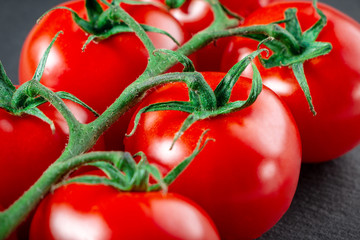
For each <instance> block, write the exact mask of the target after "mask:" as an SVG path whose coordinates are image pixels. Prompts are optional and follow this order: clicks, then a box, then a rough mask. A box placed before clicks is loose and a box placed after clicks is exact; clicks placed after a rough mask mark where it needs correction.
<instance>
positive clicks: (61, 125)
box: [0, 101, 104, 207]
mask: <svg viewBox="0 0 360 240" xmlns="http://www.w3.org/2000/svg"><path fill="white" fill-rule="evenodd" d="M66 103H67V106H68V107H69V108H70V110H71V111H72V112H73V114H74V115H75V116H76V118H77V119H78V120H79V121H80V122H82V123H87V122H90V121H92V120H93V119H94V117H93V116H92V113H90V112H89V111H88V110H85V109H84V108H83V107H81V106H79V105H77V104H75V103H73V102H70V101H67V102H66ZM40 109H41V110H42V111H43V112H44V113H45V114H46V115H47V116H48V117H49V118H50V119H51V120H52V121H53V122H54V124H55V131H54V132H52V131H51V128H50V126H49V124H47V123H45V122H43V121H42V120H40V119H39V118H37V117H34V116H30V115H26V114H25V115H22V116H14V115H12V114H10V113H8V112H6V111H5V110H3V109H0V146H1V151H0V166H1V174H0V204H1V205H3V206H4V207H8V206H9V205H10V204H11V203H13V202H14V201H15V200H16V199H17V198H19V197H20V196H21V194H22V193H23V192H24V191H25V190H27V189H28V188H29V187H30V186H31V185H32V184H33V183H34V182H35V181H36V180H37V179H38V178H39V177H40V176H41V174H42V173H43V172H44V171H45V169H46V168H47V167H48V166H49V165H50V164H51V163H52V162H53V161H55V160H56V159H57V158H58V157H59V156H60V154H61V153H62V152H63V150H64V148H65V144H66V142H67V138H68V135H69V130H68V126H67V123H66V121H65V119H64V118H63V117H62V116H61V114H60V113H59V112H58V111H56V110H55V108H53V107H52V106H50V105H49V104H43V105H42V106H40ZM103 148H104V146H103V140H101V139H100V140H99V142H98V143H97V147H96V149H97V150H103Z"/></svg>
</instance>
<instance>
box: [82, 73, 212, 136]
mask: <svg viewBox="0 0 360 240" xmlns="http://www.w3.org/2000/svg"><path fill="white" fill-rule="evenodd" d="M170 82H185V83H186V84H187V85H188V87H189V88H190V89H191V88H194V87H196V88H197V89H198V91H197V92H198V94H199V95H203V99H209V102H203V103H202V104H204V105H205V106H204V107H205V108H210V109H211V108H212V106H214V107H215V106H216V98H215V95H214V92H213V91H212V90H211V88H210V86H208V85H207V83H206V82H205V80H204V79H203V77H202V75H201V74H200V73H197V72H195V73H194V72H190V73H185V72H184V73H168V74H163V75H159V76H156V77H152V78H149V79H146V80H143V81H140V80H138V81H135V82H133V83H132V84H131V85H129V86H128V87H127V88H126V89H125V90H124V91H123V92H122V94H121V95H120V97H119V98H118V99H116V101H115V102H114V103H113V104H112V105H111V106H110V107H109V108H108V109H107V110H106V111H105V112H104V113H103V114H102V115H101V116H99V117H98V118H97V119H96V120H95V121H93V122H92V123H90V124H89V125H88V127H89V128H91V129H93V130H94V134H95V135H96V136H98V135H100V134H101V133H102V132H104V131H105V130H106V129H107V128H108V127H109V126H110V125H111V124H112V123H114V122H115V121H116V120H117V119H118V117H120V116H121V115H122V114H124V113H125V112H126V111H127V110H128V109H129V108H130V107H131V106H133V105H135V104H136V103H138V102H139V101H140V100H141V99H142V97H143V94H144V93H145V92H146V91H147V90H149V89H151V88H152V87H155V86H158V85H161V84H165V83H170ZM195 85H197V86H195Z"/></svg>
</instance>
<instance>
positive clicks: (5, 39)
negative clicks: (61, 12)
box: [0, 0, 360, 240]
mask: <svg viewBox="0 0 360 240" xmlns="http://www.w3.org/2000/svg"><path fill="white" fill-rule="evenodd" d="M234 1H235V0H234ZM239 1H240V0H239ZM61 2H62V1H61V0H31V1H26V0H19V1H7V0H0V59H1V61H2V62H3V64H4V66H5V69H6V70H7V73H8V75H9V76H10V78H11V79H13V81H14V82H17V68H18V58H19V55H20V50H21V45H22V43H23V41H24V39H25V36H26V35H27V33H28V32H29V31H30V29H31V27H32V26H33V25H34V23H35V21H36V19H37V18H38V17H39V16H41V14H42V13H43V12H44V11H45V10H47V9H49V8H51V7H52V6H54V5H56V4H58V3H61ZM322 2H325V3H328V4H330V5H332V6H334V7H336V8H338V9H340V10H342V11H343V12H346V13H347V14H349V15H350V16H352V17H353V18H355V19H356V20H357V21H360V1H359V0H342V1H338V0H323V1H322ZM359 44H360V39H359ZM359 64H360V63H359ZM359 124H360V123H359ZM259 221H261V219H259ZM260 239H261V240H273V239H274V240H275V239H276V240H283V239H284V240H287V239H289V240H292V239H296V240H297V239H299V240H303V239H304V240H305V239H306V240H308V239H309V240H322V239H324V240H325V239H331V240H337V239H344V240H352V239H354V240H358V239H360V147H358V148H356V149H354V150H353V151H352V152H350V153H348V154H347V155H345V156H343V157H341V158H339V159H336V160H334V161H331V162H328V163H323V164H318V165H309V164H304V165H303V166H302V170H301V176H300V182H299V187H298V190H297V192H296V194H295V198H294V200H293V203H292V205H291V207H290V209H289V211H288V212H287V213H286V214H285V216H284V217H283V218H282V219H281V220H280V221H279V223H278V224H277V225H276V226H275V227H274V228H272V229H271V230H270V231H269V232H267V233H266V234H264V235H263V236H262V237H261V238H260Z"/></svg>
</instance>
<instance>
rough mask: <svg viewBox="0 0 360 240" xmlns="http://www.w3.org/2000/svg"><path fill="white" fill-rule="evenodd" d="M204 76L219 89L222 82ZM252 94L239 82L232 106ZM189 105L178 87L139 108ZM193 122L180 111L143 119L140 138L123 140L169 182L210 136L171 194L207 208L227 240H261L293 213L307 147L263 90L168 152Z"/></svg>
mask: <svg viewBox="0 0 360 240" xmlns="http://www.w3.org/2000/svg"><path fill="white" fill-rule="evenodd" d="M203 76H204V77H205V79H206V80H207V81H208V83H209V84H210V86H211V87H212V88H213V89H214V88H215V87H216V85H217V84H218V83H219V82H220V80H221V79H222V78H223V77H224V74H223V73H203ZM250 88H251V81H250V79H247V78H243V77H241V78H240V80H239V81H238V83H237V84H236V85H235V88H234V89H233V91H232V96H231V99H230V102H231V101H235V100H244V99H246V98H247V96H248V94H249V92H250ZM187 100H188V91H187V88H186V86H185V85H182V84H180V83H175V84H169V85H166V86H164V87H162V88H160V89H158V90H156V92H154V93H152V94H150V95H149V96H147V97H146V98H145V99H144V101H143V102H142V103H141V106H140V107H145V106H148V105H150V104H152V103H156V102H167V101H187ZM187 116H188V114H187V113H184V112H179V111H157V112H146V113H144V114H143V115H142V117H141V118H140V122H139V125H138V127H137V129H136V131H135V133H134V135H133V136H131V137H128V138H125V149H126V150H127V151H129V152H138V151H143V152H144V153H145V154H146V156H147V158H148V161H149V162H150V163H154V164H156V165H157V166H158V167H159V169H160V170H161V171H162V173H163V174H166V173H168V172H169V171H170V170H171V169H172V168H173V167H175V166H176V165H177V164H179V162H181V161H182V159H184V157H185V156H187V155H189V154H190V153H191V151H192V149H194V147H195V146H196V143H197V141H198V139H199V136H200V135H201V134H202V132H203V131H204V130H206V129H209V132H208V133H207V134H206V137H207V138H212V139H215V142H209V143H208V144H207V146H206V147H205V148H204V149H203V150H202V152H200V153H199V155H197V157H196V158H195V159H194V160H193V162H192V163H191V164H190V165H189V166H188V168H187V169H186V170H185V171H184V172H183V173H182V174H181V175H180V176H179V177H178V178H177V179H176V180H175V181H174V183H173V184H172V185H170V188H169V189H170V191H172V192H176V193H179V194H182V195H184V196H186V197H188V198H190V199H192V200H194V201H195V202H196V203H198V204H199V205H200V206H202V207H203V208H204V209H205V211H207V212H208V213H209V215H210V217H211V218H212V219H213V220H214V222H215V224H216V226H217V227H218V229H219V232H220V236H221V238H222V239H253V238H256V237H259V236H260V235H261V234H262V233H264V232H265V231H267V230H269V229H270V228H271V227H272V226H273V225H274V224H275V223H276V222H277V221H278V220H279V219H280V218H281V216H282V215H283V214H284V213H285V211H286V210H287V209H288V207H289V206H290V203H291V200H292V198H293V195H294V193H295V189H296V186H297V182H298V177H299V172H300V163H301V145H300V137H299V133H298V130H297V127H296V125H295V122H294V120H293V118H292V116H291V114H290V112H289V110H288V109H287V107H286V106H285V105H284V104H283V103H282V102H281V101H280V99H279V98H278V97H277V96H276V95H275V94H274V93H273V92H272V91H271V90H269V89H267V88H265V89H263V91H262V93H261V94H260V96H259V97H258V99H257V100H256V102H255V103H254V104H253V105H251V106H250V107H247V108H245V109H243V110H240V111H237V112H233V113H230V114H226V115H220V116H217V117H213V118H209V119H205V120H200V121H198V122H196V123H194V124H193V125H192V126H191V127H190V128H189V129H188V130H186V131H185V133H184V134H183V135H182V136H181V137H180V138H179V139H178V140H177V141H176V143H175V145H174V148H173V149H172V150H169V148H170V145H171V143H172V141H173V138H174V136H175V133H176V132H177V131H178V130H179V129H180V126H181V125H182V123H183V121H184V120H185V118H186V117H187ZM130 127H132V126H131V125H130Z"/></svg>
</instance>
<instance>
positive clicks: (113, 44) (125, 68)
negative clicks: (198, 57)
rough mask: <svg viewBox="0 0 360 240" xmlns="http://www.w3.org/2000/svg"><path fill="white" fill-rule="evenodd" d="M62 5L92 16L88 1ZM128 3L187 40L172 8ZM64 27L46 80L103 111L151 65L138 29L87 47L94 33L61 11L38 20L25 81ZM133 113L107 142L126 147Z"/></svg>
mask: <svg viewBox="0 0 360 240" xmlns="http://www.w3.org/2000/svg"><path fill="white" fill-rule="evenodd" d="M61 6H66V7H69V8H71V9H73V10H75V11H76V12H77V13H78V14H79V15H80V16H81V17H86V9H85V2H84V1H70V2H67V3H64V4H61ZM124 8H125V10H126V11H128V13H129V14H130V15H132V16H133V17H134V18H135V19H136V20H137V21H138V22H140V23H144V24H147V25H151V26H153V27H157V28H160V29H163V30H165V31H167V32H169V33H170V34H171V35H172V36H173V37H175V38H176V39H177V40H178V42H180V43H183V42H184V41H185V38H186V36H185V33H184V31H183V29H182V28H181V26H180V24H179V23H178V22H177V21H176V19H174V18H173V17H172V16H170V15H169V14H168V13H167V12H166V10H164V9H161V8H157V7H155V6H149V5H144V6H129V5H124ZM60 30H62V31H63V32H64V34H62V35H60V37H59V38H58V39H57V40H56V42H55V44H54V45H53V47H52V50H51V52H50V55H49V58H48V61H47V65H46V67H45V72H44V74H43V76H42V79H41V83H43V84H44V85H46V86H48V87H51V88H52V89H54V90H57V91H58V90H61V91H66V92H69V93H72V94H74V95H75V96H77V97H78V98H80V99H81V100H82V101H83V102H85V103H86V104H88V105H89V106H91V107H92V108H94V109H95V110H96V111H98V112H99V113H102V112H103V111H104V110H105V109H106V108H107V107H108V106H109V105H110V104H111V103H113V102H114V101H115V99H116V98H117V97H118V96H119V95H120V93H121V92H122V91H123V90H124V89H125V87H127V86H128V85H129V84H130V83H131V82H133V81H134V80H135V79H136V78H137V77H138V76H139V75H140V74H141V73H142V72H143V71H144V70H145V67H146V65H147V62H148V53H147V51H146V49H145V47H144V46H143V44H142V43H141V41H140V40H139V39H138V38H137V37H136V36H135V34H134V33H121V34H117V35H114V36H112V37H110V38H108V39H105V40H102V41H98V42H91V43H90V44H89V45H87V47H86V50H85V52H83V51H82V46H83V44H84V43H85V42H86V40H87V38H88V37H89V35H88V34H87V33H86V32H84V31H83V30H81V29H80V27H79V26H78V25H77V24H76V23H75V22H74V21H73V19H72V15H71V13H70V12H68V11H66V10H56V11H53V12H51V13H49V14H48V15H47V16H46V17H44V18H43V19H42V20H41V21H40V23H39V24H37V25H35V26H34V28H33V29H32V30H31V32H30V33H29V35H28V37H27V38H26V40H25V43H24V45H23V49H22V52H21V56H20V69H19V80H20V83H23V82H25V81H28V80H30V79H31V77H32V75H33V73H34V72H35V69H36V67H37V65H38V63H39V61H40V58H41V56H42V54H43V53H44V51H45V49H46V48H47V47H48V45H49V43H50V41H51V40H52V38H53V37H54V36H55V34H56V33H57V32H58V31H60ZM148 35H149V37H150V38H151V40H152V41H153V43H154V45H155V46H156V47H157V48H167V49H174V48H176V44H175V43H174V42H173V41H172V40H171V39H170V38H168V37H167V36H164V35H161V34H159V33H148ZM130 118H131V114H128V115H125V116H123V117H122V118H121V119H120V120H119V121H118V123H117V125H116V126H114V127H113V128H112V130H111V131H108V135H107V136H106V144H107V146H109V149H119V148H121V144H122V140H121V136H124V133H125V131H126V128H127V125H128V122H129V119H130Z"/></svg>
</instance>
